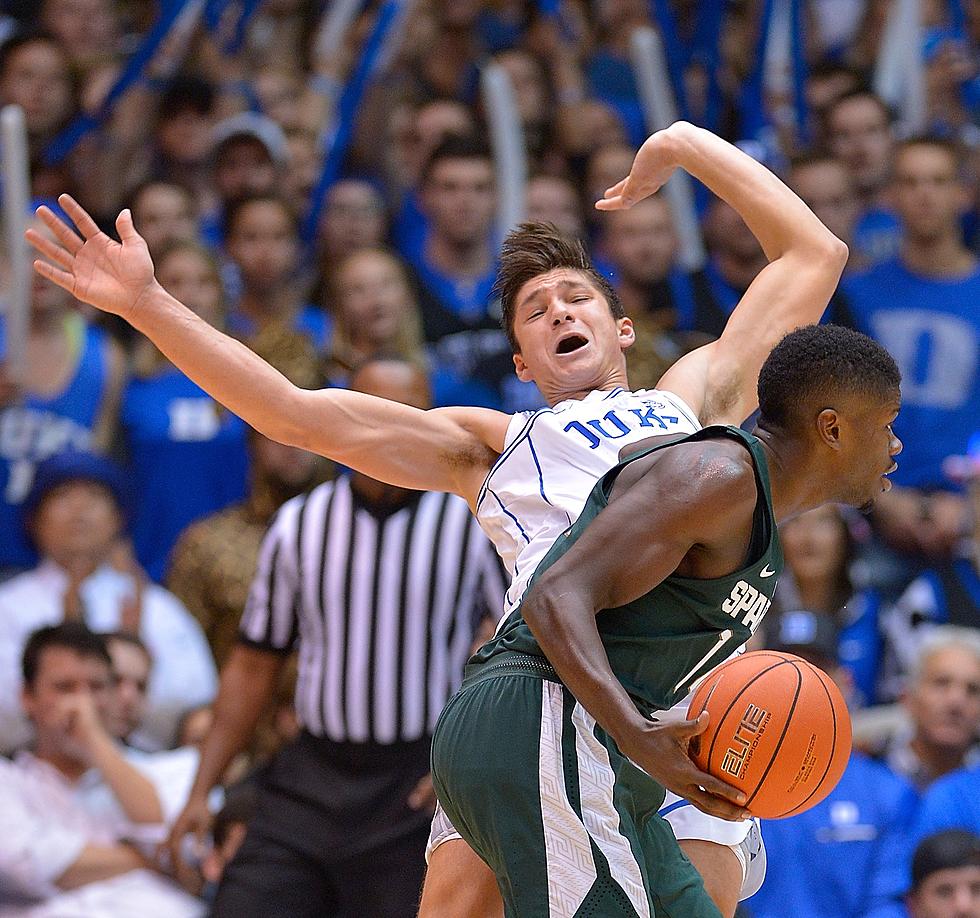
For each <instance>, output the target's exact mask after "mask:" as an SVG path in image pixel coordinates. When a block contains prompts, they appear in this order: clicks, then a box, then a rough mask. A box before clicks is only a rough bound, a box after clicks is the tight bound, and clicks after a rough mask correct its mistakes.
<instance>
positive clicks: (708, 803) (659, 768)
mask: <svg viewBox="0 0 980 918" xmlns="http://www.w3.org/2000/svg"><path fill="white" fill-rule="evenodd" d="M658 716H660V717H664V716H665V715H658ZM707 729H708V714H707V712H704V713H702V715H701V716H700V717H698V718H697V719H695V720H676V721H675V720H664V719H661V720H654V721H650V723H649V726H648V727H646V728H645V729H644V730H643V731H642V732H641V733H640V734H639V735H637V736H636V737H635V739H634V741H633V742H632V743H629V746H630V748H629V749H625V748H624V749H623V752H624V753H625V754H626V755H627V756H628V757H629V759H630V760H631V761H632V762H633V763H634V764H635V765H637V766H639V767H640V768H642V769H643V770H644V771H645V772H646V773H647V774H648V775H650V777H652V778H654V779H655V780H656V781H659V782H660V783H661V784H662V785H663V786H664V787H666V788H667V789H668V790H671V791H673V792H674V793H675V794H677V795H678V796H681V797H684V798H685V799H686V800H689V801H690V802H691V803H693V804H694V806H696V807H697V808H698V809H699V810H702V811H703V812H705V813H708V814H709V815H711V816H718V817H719V818H721V819H728V820H739V819H747V818H748V816H749V815H750V814H749V813H748V812H747V811H746V810H745V806H744V804H745V800H746V796H745V794H744V793H743V792H741V791H740V790H738V789H737V788H735V787H732V786H731V785H730V784H726V783H725V782H724V781H722V780H721V779H720V778H716V777H715V776H714V775H711V774H708V773H707V772H704V771H701V769H700V768H698V767H697V765H695V764H694V761H693V760H692V758H691V749H690V747H691V742H692V740H694V739H695V738H696V737H698V736H700V735H701V734H703V733H704V732H705V730H707Z"/></svg>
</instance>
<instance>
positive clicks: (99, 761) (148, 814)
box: [89, 735, 163, 824]
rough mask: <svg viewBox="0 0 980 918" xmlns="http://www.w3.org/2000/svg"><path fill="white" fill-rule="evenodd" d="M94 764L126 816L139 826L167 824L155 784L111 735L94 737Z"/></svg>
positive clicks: (91, 746)
mask: <svg viewBox="0 0 980 918" xmlns="http://www.w3.org/2000/svg"><path fill="white" fill-rule="evenodd" d="M89 753H90V755H91V757H92V764H93V765H94V766H95V768H96V769H97V770H98V771H99V774H101V775H102V777H103V779H104V780H105V783H106V784H108V785H109V788H110V789H111V790H112V793H113V795H114V796H115V798H116V800H118V801H119V804H120V806H121V807H122V808H123V811H124V812H125V814H126V816H127V817H128V818H129V819H130V821H132V822H135V823H151V824H153V823H160V822H163V807H162V806H161V805H160V797H159V795H158V794H157V791H156V788H155V787H154V786H153V782H151V781H150V779H149V778H147V777H146V775H144V774H143V773H142V772H141V771H140V770H139V769H138V768H136V767H135V766H134V765H132V764H131V763H130V762H128V761H126V759H125V758H124V757H123V755H122V753H121V752H120V751H119V748H118V746H116V744H115V742H114V741H113V740H112V739H111V737H109V736H108V735H101V736H98V737H96V738H94V739H93V740H92V741H91V743H90V745H89Z"/></svg>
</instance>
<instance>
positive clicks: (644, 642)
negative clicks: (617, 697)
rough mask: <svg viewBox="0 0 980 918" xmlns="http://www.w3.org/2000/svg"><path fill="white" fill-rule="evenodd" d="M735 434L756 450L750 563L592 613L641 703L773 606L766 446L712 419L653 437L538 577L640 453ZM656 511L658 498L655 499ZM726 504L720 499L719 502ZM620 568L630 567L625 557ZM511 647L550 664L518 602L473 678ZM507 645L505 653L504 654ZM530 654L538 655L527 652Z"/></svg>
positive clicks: (603, 485)
mask: <svg viewBox="0 0 980 918" xmlns="http://www.w3.org/2000/svg"><path fill="white" fill-rule="evenodd" d="M718 437H730V438H733V439H736V440H739V441H740V442H741V443H743V444H744V445H745V447H746V449H748V451H749V453H751V455H752V460H753V465H754V467H755V474H756V483H757V487H758V492H759V498H758V503H757V504H756V509H755V518H754V523H753V527H752V538H751V545H750V550H749V553H748V557H749V558H750V559H751V561H750V563H749V564H748V565H747V566H745V567H744V568H742V569H741V570H738V571H736V572H734V573H732V574H729V575H727V576H725V577H718V578H715V579H711V580H698V579H694V578H690V577H681V576H679V575H677V574H672V575H671V576H669V577H667V579H666V580H664V581H663V582H661V583H660V584H658V585H657V586H656V587H654V588H653V589H652V590H651V591H650V592H649V593H647V594H646V595H644V596H641V597H640V598H639V599H636V600H634V601H633V602H631V603H628V604H627V605H625V606H621V607H619V608H616V609H607V610H604V611H602V612H600V613H599V614H598V615H597V616H596V624H597V626H598V629H599V635H600V637H601V638H602V643H603V646H604V647H605V649H606V653H607V655H608V657H609V662H610V664H611V666H612V670H613V672H614V673H615V674H616V676H617V678H618V679H619V680H620V682H621V683H622V684H623V686H624V687H625V688H626V690H627V691H628V692H629V693H630V695H631V696H632V697H633V699H634V700H635V701H636V703H637V706H638V707H639V709H640V710H641V711H644V712H646V713H648V712H649V711H653V710H667V709H668V708H670V707H672V706H673V705H674V704H675V703H676V702H677V701H679V700H680V699H682V698H683V697H684V696H685V695H686V694H687V693H688V692H689V691H690V689H691V686H692V684H693V683H695V682H696V681H697V680H698V679H700V678H701V677H702V676H703V675H704V674H705V673H707V672H708V671H709V670H711V669H713V668H714V667H715V666H717V665H718V664H719V663H721V662H722V661H724V660H726V659H727V658H728V657H730V656H731V655H732V654H733V653H734V652H735V651H736V650H737V649H738V648H740V647H741V646H742V645H743V644H744V643H745V642H746V641H747V640H748V639H749V638H750V637H751V636H752V633H753V632H754V631H755V629H756V628H757V627H758V626H759V622H761V621H762V617H763V616H764V615H765V614H766V612H767V611H768V610H769V606H770V604H771V601H772V595H773V592H774V591H775V588H776V579H777V577H778V575H779V572H780V571H781V570H782V566H783V556H782V551H781V550H780V546H779V537H778V534H777V531H776V521H775V518H774V517H773V511H772V493H771V490H770V485H769V472H768V469H767V467H766V460H765V455H764V453H763V451H762V446H761V444H760V443H759V441H758V440H756V438H755V437H753V436H751V435H750V434H747V433H745V432H744V431H742V430H740V429H739V428H737V427H721V426H715V427H706V428H704V429H703V430H699V431H697V432H696V433H693V434H690V435H689V436H686V437H683V438H681V439H680V440H671V441H669V442H666V443H659V444H655V445H653V446H651V447H649V448H647V449H644V450H641V451H639V452H637V453H636V454H635V455H633V456H630V457H629V458H628V459H626V460H624V461H622V462H620V463H619V464H618V465H617V466H615V467H614V468H612V469H611V470H610V471H609V472H607V473H606V474H605V475H604V476H603V477H602V478H600V479H599V481H598V482H597V483H596V486H595V488H593V490H592V493H591V494H590V495H589V499H588V501H587V502H586V504H585V508H584V509H583V511H582V514H581V515H580V516H579V518H578V519H577V520H576V521H575V523H574V524H573V525H572V526H571V527H569V528H568V529H567V530H566V531H565V532H564V534H563V535H562V536H560V537H559V538H558V539H557V540H556V542H555V543H554V545H553V546H552V548H551V550H550V551H549V552H548V554H547V555H546V556H545V557H544V559H543V560H542V561H541V563H540V565H538V568H537V570H536V571H535V575H534V579H533V580H532V581H531V587H529V590H528V593H530V592H531V588H533V584H534V580H536V579H537V578H538V577H540V576H541V573H542V572H543V571H545V570H547V569H548V568H549V567H550V566H551V565H552V564H554V563H555V562H556V561H557V560H558V559H559V558H560V557H561V556H562V555H563V554H565V552H566V551H568V549H569V548H570V547H571V546H572V544H573V543H574V542H575V541H576V540H577V539H578V538H579V536H580V535H581V534H582V532H583V531H584V530H585V527H586V526H588V525H589V523H591V522H592V520H593V519H595V517H596V516H597V515H598V514H599V513H600V512H601V511H602V510H603V508H604V507H605V506H606V504H607V502H608V498H609V493H610V491H611V490H612V486H613V482H614V481H615V480H616V476H617V475H618V474H619V472H620V470H621V469H623V468H625V466H627V465H628V464H629V463H631V462H635V461H636V460H637V459H639V458H641V457H642V456H647V455H649V454H650V453H653V452H656V451H657V450H661V449H669V448H670V447H671V446H674V445H676V444H677V443H689V442H694V441H700V440H707V439H709V438H718ZM650 512H651V513H656V507H651V508H650ZM719 512H720V513H724V507H719ZM624 576H629V569H628V567H627V569H626V571H625V572H624ZM514 652H516V653H518V654H521V655H526V656H530V657H537V658H539V660H538V661H537V662H538V664H544V665H546V666H547V663H546V661H544V660H543V659H540V658H543V656H544V654H543V653H542V651H541V648H540V646H539V645H538V642H537V641H536V640H535V638H534V635H533V634H532V633H531V629H530V628H529V627H528V625H527V623H526V622H525V621H524V618H523V616H522V614H521V607H520V606H518V607H517V608H516V609H515V610H514V611H513V612H511V614H510V615H509V616H508V617H507V618H506V619H505V620H504V621H503V622H502V623H501V625H500V627H499V628H498V629H497V633H496V635H495V636H494V637H493V638H492V639H491V640H490V641H488V642H487V643H486V644H485V645H484V646H483V647H482V648H481V649H480V650H479V651H478V652H477V654H476V655H475V656H474V657H473V659H472V661H471V665H470V666H469V667H467V678H468V679H469V678H471V677H474V676H476V675H477V673H478V672H479V671H482V670H483V669H484V668H488V667H490V666H492V665H493V664H494V662H495V661H497V660H500V661H501V662H503V659H504V658H506V659H507V660H508V661H513V659H514V656H513V654H514ZM505 655H506V656H505ZM528 662H529V663H533V662H534V661H528Z"/></svg>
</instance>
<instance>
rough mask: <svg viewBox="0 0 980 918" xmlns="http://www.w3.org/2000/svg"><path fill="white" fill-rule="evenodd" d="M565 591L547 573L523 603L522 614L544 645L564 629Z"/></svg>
mask: <svg viewBox="0 0 980 918" xmlns="http://www.w3.org/2000/svg"><path fill="white" fill-rule="evenodd" d="M564 592H565V591H563V590H561V589H560V588H559V584H558V583H557V582H556V581H555V579H554V578H553V577H549V576H548V575H547V573H546V574H545V576H543V577H542V578H541V579H540V580H539V581H538V582H537V583H536V584H535V585H534V586H533V587H532V588H531V590H530V591H529V592H528V595H527V598H526V599H525V600H524V602H523V603H522V604H521V614H522V615H523V616H524V621H526V622H527V626H528V627H529V628H530V629H531V633H532V634H533V635H534V636H535V638H537V640H538V643H540V644H541V645H542V647H544V645H545V644H547V643H548V639H549V638H550V637H553V636H555V635H557V634H559V633H560V632H561V630H562V624H563V623H562V608H563V606H564V603H563V601H562V595H563V593H564Z"/></svg>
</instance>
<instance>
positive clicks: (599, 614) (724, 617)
mask: <svg viewBox="0 0 980 918" xmlns="http://www.w3.org/2000/svg"><path fill="white" fill-rule="evenodd" d="M899 383H900V376H899V372H898V368H897V367H896V365H895V362H894V361H893V360H892V358H891V357H890V356H889V355H888V353H887V352H886V351H885V350H884V349H883V348H882V347H881V346H880V345H878V344H876V343H875V342H874V341H872V340H871V339H870V338H867V337H866V336H864V335H861V334H860V333H858V332H854V331H850V330H848V329H843V328H839V327H836V326H805V327H804V328H801V329H798V330H797V331H795V332H792V333H790V334H789V335H787V336H786V337H785V338H784V339H783V340H782V341H781V342H780V343H779V344H778V345H777V346H776V348H775V349H774V350H773V352H772V354H771V355H770V356H769V358H768V359H767V360H766V362H765V364H764V365H763V367H762V370H761V373H760V376H759V404H760V417H759V421H758V425H757V427H756V430H755V436H750V435H749V434H746V433H744V432H743V431H741V430H740V429H738V428H735V427H724V426H722V427H707V428H703V429H702V430H700V431H698V432H696V433H693V434H689V435H686V436H682V437H680V438H676V437H658V438H654V439H651V440H648V441H645V442H641V443H638V444H634V445H633V446H632V447H630V448H629V449H630V450H631V451H632V454H631V455H630V456H628V457H627V458H625V459H623V460H622V461H621V462H620V463H619V464H618V465H617V466H615V467H614V468H613V469H612V470H611V471H609V472H607V473H606V474H605V475H604V476H603V477H602V478H601V479H600V480H599V482H598V483H597V485H596V487H595V488H594V490H593V491H592V493H591V495H590V497H589V499H588V501H587V503H586V506H585V509H584V510H583V511H582V513H581V515H580V516H579V517H578V519H577V520H576V521H575V523H574V524H573V525H572V526H570V527H569V529H568V530H567V531H566V532H565V534H564V535H563V536H561V537H559V539H558V540H557V541H556V542H555V544H554V546H553V547H552V549H551V550H550V551H549V553H548V554H547V555H546V556H545V558H544V559H543V560H542V561H541V563H540V564H539V565H538V567H537V570H536V572H535V576H534V578H533V580H532V583H531V586H530V587H529V589H528V591H527V592H526V593H525V596H524V600H523V602H522V603H521V605H520V606H519V607H518V608H517V609H515V610H514V611H513V612H512V613H511V614H510V615H509V616H508V617H507V618H506V620H505V621H504V622H503V623H502V624H501V626H500V627H499V628H498V630H497V634H496V635H495V636H494V638H493V639H491V641H490V642H488V643H487V644H486V645H485V646H484V647H483V648H482V649H481V650H480V651H479V652H478V653H477V655H476V656H475V657H474V659H473V661H472V662H471V663H470V665H469V666H468V667H467V672H466V678H465V680H464V683H463V687H462V689H461V690H460V692H459V693H458V694H457V695H456V696H454V698H453V699H452V700H451V701H450V702H449V704H448V705H447V707H446V709H445V711H444V712H443V714H442V717H441V718H440V721H439V724H438V725H437V727H436V731H435V735H434V737H433V746H432V765H433V768H432V775H433V782H434V785H435V787H436V790H437V793H438V796H439V800H440V802H441V803H442V805H443V807H444V808H445V810H446V813H447V814H448V816H449V818H450V819H451V820H452V823H453V825H454V826H455V827H456V829H457V831H458V832H459V833H460V834H461V835H462V836H463V838H464V839H465V840H466V841H467V842H468V843H469V844H470V846H471V847H472V848H473V849H474V850H475V851H476V852H477V853H478V854H479V855H480V856H481V857H482V858H483V859H484V860H485V861H486V863H487V864H489V865H490V867H491V869H493V871H494V873H495V875H496V878H497V883H498V886H499V888H500V892H501V895H502V897H503V900H504V907H505V914H506V915H507V916H521V918H539V916H540V918H556V916H562V918H573V916H591V915H595V916H600V915H601V916H604V918H612V916H641V918H649V916H656V918H718V916H719V914H720V912H719V910H718V908H717V906H716V905H715V903H714V902H713V901H712V899H711V898H710V897H709V896H708V894H707V893H706V891H705V889H704V886H703V883H702V881H701V878H700V876H699V875H698V873H697V872H696V871H695V870H694V868H693V867H692V866H691V864H690V862H689V861H688V860H687V859H686V858H685V857H684V855H683V854H682V853H681V850H680V848H679V847H678V845H677V843H676V841H675V839H674V836H673V833H672V832H671V830H670V827H669V826H668V824H667V823H666V822H665V821H664V820H663V819H661V818H660V816H658V815H657V810H658V808H659V807H660V805H661V803H662V801H663V798H664V785H670V786H671V787H672V788H675V789H676V788H677V787H682V788H683V791H678V793H683V795H684V796H685V797H686V798H687V799H688V800H690V801H692V802H694V803H696V804H699V805H700V806H702V807H703V808H704V809H705V810H707V811H709V812H715V813H716V814H717V815H722V816H725V815H726V814H725V812H724V810H725V809H727V810H728V814H727V815H728V818H732V819H737V818H745V816H746V815H747V814H746V813H745V812H742V811H741V809H740V807H738V806H736V805H733V804H730V803H727V802H726V801H725V800H724V799H719V796H716V794H718V795H720V793H721V788H720V787H716V786H714V785H707V784H705V781H704V776H703V775H702V774H701V773H700V772H698V771H697V770H696V769H695V767H694V766H693V763H690V762H687V763H686V764H685V762H684V759H683V758H682V757H678V756H677V755H676V754H671V753H672V752H676V747H677V746H678V745H681V746H683V747H685V750H686V745H687V743H688V742H689V741H690V738H691V737H693V736H694V735H695V734H696V733H698V732H700V729H703V727H704V725H705V722H706V716H707V715H706V714H702V715H701V718H699V723H692V724H691V726H690V728H689V732H688V733H687V734H686V736H684V735H681V734H678V733H674V734H670V733H666V732H664V731H663V730H662V729H660V728H659V725H658V722H657V721H658V719H657V716H656V712H663V711H667V710H669V709H670V708H671V707H672V706H673V705H674V703H675V702H676V701H677V700H678V699H680V698H683V697H684V696H685V695H686V694H687V693H688V692H689V691H690V689H691V686H692V684H693V683H694V682H696V681H697V680H698V679H699V678H700V677H701V676H703V675H705V674H706V673H707V672H708V671H709V670H710V669H712V668H714V667H715V666H716V665H718V663H720V662H722V661H723V660H724V659H726V658H727V657H729V656H730V655H732V654H733V653H734V652H735V651H736V650H737V649H738V648H739V647H740V646H741V645H743V644H744V643H745V641H746V640H748V638H749V637H750V636H751V635H752V633H753V632H754V631H755V629H756V627H757V626H758V624H759V622H760V621H761V619H762V617H763V616H764V615H765V613H766V611H767V610H768V608H769V604H770V601H771V599H772V594H773V591H774V588H775V582H776V579H777V576H778V573H779V571H780V570H781V568H782V554H781V552H780V549H779V542H778V536H777V532H776V524H777V521H780V520H783V519H786V518H789V517H791V516H794V515H796V514H799V513H802V512H804V511H806V510H809V509H811V508H813V507H816V506H819V505H820V504H823V503H826V502H828V501H836V502H840V503H847V504H851V505H854V506H862V507H863V506H867V505H869V504H870V503H871V502H872V501H873V500H874V498H875V497H876V496H877V494H879V493H880V492H882V491H885V490H887V489H888V488H889V487H890V482H888V480H887V478H886V477H885V476H886V475H887V474H888V473H889V472H891V471H893V470H894V469H895V468H897V465H896V463H895V461H894V457H895V456H896V455H897V454H898V453H899V452H900V451H901V448H902V445H901V442H900V441H899V440H898V439H897V437H895V435H894V433H893V432H892V427H891V425H892V422H893V421H894V419H895V417H896V415H897V414H898V407H899V400H900V393H899ZM671 747H674V748H673V749H672V748H671ZM712 791H715V794H712ZM741 802H743V803H744V796H742V798H741Z"/></svg>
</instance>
